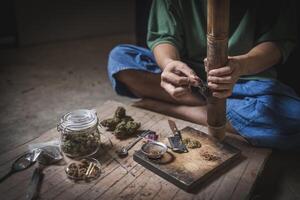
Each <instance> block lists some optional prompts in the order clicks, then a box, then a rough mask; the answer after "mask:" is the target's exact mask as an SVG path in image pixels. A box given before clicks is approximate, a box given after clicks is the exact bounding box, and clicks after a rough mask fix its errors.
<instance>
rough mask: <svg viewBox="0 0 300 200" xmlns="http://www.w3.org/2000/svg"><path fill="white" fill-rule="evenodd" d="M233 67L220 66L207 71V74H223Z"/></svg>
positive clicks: (229, 72)
mask: <svg viewBox="0 0 300 200" xmlns="http://www.w3.org/2000/svg"><path fill="white" fill-rule="evenodd" d="M232 71H233V69H232V68H231V67H230V66H225V67H221V68H218V69H212V70H210V71H209V72H208V75H209V76H225V75H228V74H231V73H232Z"/></svg>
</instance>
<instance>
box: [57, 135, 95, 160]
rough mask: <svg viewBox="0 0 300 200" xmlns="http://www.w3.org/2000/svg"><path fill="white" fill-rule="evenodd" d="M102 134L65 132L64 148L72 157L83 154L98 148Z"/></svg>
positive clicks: (63, 138) (63, 137)
mask: <svg viewBox="0 0 300 200" xmlns="http://www.w3.org/2000/svg"><path fill="white" fill-rule="evenodd" d="M99 143H100V135H99V134H98V133H97V132H93V133H75V134H64V135H63V136H62V146H61V148H62V150H63V151H64V152H65V153H66V154H68V155H69V156H71V157H77V156H83V155H88V154H91V153H93V152H94V151H95V150H97V149H98V147H99Z"/></svg>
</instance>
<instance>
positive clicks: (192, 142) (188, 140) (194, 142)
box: [182, 138, 201, 149]
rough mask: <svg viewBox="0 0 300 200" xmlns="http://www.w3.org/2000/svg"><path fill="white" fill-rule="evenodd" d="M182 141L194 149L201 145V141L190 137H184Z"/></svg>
mask: <svg viewBox="0 0 300 200" xmlns="http://www.w3.org/2000/svg"><path fill="white" fill-rule="evenodd" d="M182 142H183V144H185V145H186V146H187V147H188V148H190V149H196V148H200V147H201V143H200V142H199V141H198V140H193V139H191V138H185V139H183V140H182Z"/></svg>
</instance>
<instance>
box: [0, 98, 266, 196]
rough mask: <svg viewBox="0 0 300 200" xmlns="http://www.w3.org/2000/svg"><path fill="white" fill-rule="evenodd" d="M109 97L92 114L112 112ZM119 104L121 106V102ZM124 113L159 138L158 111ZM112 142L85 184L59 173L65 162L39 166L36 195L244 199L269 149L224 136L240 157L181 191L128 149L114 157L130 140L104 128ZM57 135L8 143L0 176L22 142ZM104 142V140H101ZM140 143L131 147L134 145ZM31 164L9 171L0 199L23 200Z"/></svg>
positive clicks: (162, 124) (162, 120) (163, 124)
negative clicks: (41, 174)
mask: <svg viewBox="0 0 300 200" xmlns="http://www.w3.org/2000/svg"><path fill="white" fill-rule="evenodd" d="M119 105H122V104H120V103H117V102H113V101H109V102H106V103H105V104H103V105H102V106H100V107H97V112H98V116H99V118H100V119H104V118H107V117H110V116H112V114H113V111H114V110H115V109H116V108H117V106H119ZM123 106H124V105H123ZM125 107H126V109H127V111H128V114H129V115H131V116H133V118H134V119H136V120H137V121H140V122H141V123H142V128H143V129H152V130H154V131H156V132H157V133H158V134H159V135H160V137H163V136H164V135H165V133H166V132H167V131H169V127H168V125H167V118H168V117H166V116H164V115H160V114H156V113H153V112H150V111H146V110H141V109H138V108H135V107H132V106H125ZM175 121H176V123H177V125H178V128H180V129H181V128H184V127H185V126H187V125H189V126H191V127H194V128H196V129H199V130H202V131H204V132H206V131H207V130H206V128H205V127H203V126H199V125H195V124H191V123H189V122H185V121H182V120H177V119H175ZM104 134H105V135H106V136H108V137H109V138H110V139H111V140H112V141H113V143H114V147H113V148H112V149H109V150H108V151H106V152H104V151H103V152H102V153H101V152H100V153H99V154H97V157H96V158H97V159H98V160H99V161H100V163H101V164H102V166H103V168H102V172H103V173H102V174H101V177H100V178H99V179H97V180H96V181H93V182H91V183H84V184H79V183H74V182H72V181H71V180H69V179H68V178H67V177H66V175H65V172H64V167H65V166H49V167H48V168H46V169H45V170H44V174H45V177H44V180H43V184H42V187H41V191H40V199H245V198H249V197H250V193H251V190H252V189H253V186H254V184H255V181H256V179H257V177H258V175H259V174H260V173H261V171H262V169H263V167H264V164H265V161H266V159H267V158H268V156H269V155H270V152H271V151H270V150H268V149H263V148H253V147H251V146H249V145H248V144H247V143H246V142H245V141H244V140H243V139H241V138H240V137H239V136H237V135H229V136H228V137H227V139H226V141H227V142H228V143H230V144H232V145H234V146H235V147H237V148H239V149H241V150H242V155H243V159H242V160H241V161H240V162H239V163H237V164H236V165H234V166H233V168H231V169H230V170H227V171H226V172H225V173H223V174H222V175H220V176H216V177H213V178H212V179H211V180H210V181H209V182H207V183H206V184H205V185H203V186H202V187H201V189H200V190H199V191H198V193H196V194H192V193H187V192H185V191H183V190H181V189H179V188H177V187H176V186H174V185H173V184H171V183H169V182H167V181H166V180H164V179H162V178H160V177H159V176H157V175H155V174H153V173H152V172H150V171H148V170H146V169H145V168H144V167H142V166H141V165H139V164H137V163H136V162H134V161H133V159H132V154H133V152H134V151H133V150H132V151H130V154H129V156H128V157H127V158H125V159H119V158H117V157H116V156H115V153H114V152H115V150H116V149H117V148H119V147H121V146H123V145H124V144H127V143H128V142H130V140H125V141H119V140H117V139H116V138H115V137H114V136H113V135H111V134H110V133H109V132H104ZM58 138H59V134H58V133H57V131H56V130H55V129H52V130H50V131H48V132H46V133H44V134H42V135H41V136H40V137H38V138H37V139H35V140H33V141H31V142H29V143H26V144H23V145H21V146H18V147H17V148H12V149H10V150H9V151H7V152H6V153H5V154H1V155H0V175H2V174H4V173H5V172H6V171H7V170H9V168H10V165H11V163H12V161H13V160H14V159H15V158H16V157H18V155H20V154H22V153H23V152H24V151H26V150H27V148H28V144H30V143H37V142H42V141H48V140H52V139H58ZM104 142H105V141H104ZM139 145H140V144H138V145H136V146H135V147H134V149H138V148H139V147H140V146H139ZM33 170H34V167H31V168H30V169H27V170H26V171H23V172H20V173H18V174H14V175H13V176H11V177H10V178H9V179H7V180H6V181H5V182H3V183H1V184H0V199H24V196H25V193H26V189H27V186H28V184H29V180H30V177H31V175H32V172H33Z"/></svg>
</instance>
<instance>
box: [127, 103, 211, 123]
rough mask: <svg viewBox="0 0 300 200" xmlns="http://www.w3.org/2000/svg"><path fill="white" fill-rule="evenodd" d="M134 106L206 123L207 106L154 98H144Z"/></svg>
mask: <svg viewBox="0 0 300 200" xmlns="http://www.w3.org/2000/svg"><path fill="white" fill-rule="evenodd" d="M133 106H136V107H139V108H144V109H147V110H151V111H154V112H158V113H161V114H165V115H168V116H171V117H176V118H179V119H183V120H186V121H190V122H193V123H197V124H202V125H206V107H205V106H186V105H177V104H172V103H168V102H163V101H158V100H153V99H142V100H140V101H137V102H135V103H133Z"/></svg>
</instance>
